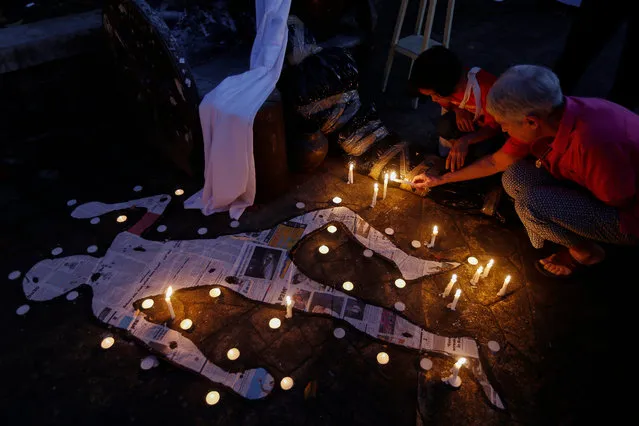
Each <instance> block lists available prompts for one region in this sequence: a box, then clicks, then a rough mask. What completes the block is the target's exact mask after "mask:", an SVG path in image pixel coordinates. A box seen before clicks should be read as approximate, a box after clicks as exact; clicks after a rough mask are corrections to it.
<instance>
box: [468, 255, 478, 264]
mask: <svg viewBox="0 0 639 426" xmlns="http://www.w3.org/2000/svg"><path fill="white" fill-rule="evenodd" d="M468 263H469V264H471V265H473V266H474V265H477V264H478V263H479V260H477V258H476V257H473V256H470V257H469V258H468Z"/></svg>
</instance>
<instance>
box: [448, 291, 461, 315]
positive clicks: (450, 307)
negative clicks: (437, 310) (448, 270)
mask: <svg viewBox="0 0 639 426" xmlns="http://www.w3.org/2000/svg"><path fill="white" fill-rule="evenodd" d="M459 296H461V289H459V288H458V289H457V290H455V298H454V299H453V303H449V304H448V306H447V307H448V309H450V310H451V311H454V310H455V307H456V306H457V302H458V301H459Z"/></svg>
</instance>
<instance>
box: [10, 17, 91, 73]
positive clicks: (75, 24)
mask: <svg viewBox="0 0 639 426" xmlns="http://www.w3.org/2000/svg"><path fill="white" fill-rule="evenodd" d="M101 29H102V11H101V10H98V9H96V10H93V11H90V12H85V13H78V14H75V15H71V16H64V17H61V18H54V19H47V20H44V21H39V22H34V23H32V24H26V25H19V26H16V27H10V28H4V29H1V30H0V74H3V73H7V72H11V71H17V70H20V69H23V68H27V67H32V66H35V65H40V64H42V63H45V62H48V61H54V60H56V59H63V58H67V57H70V56H74V55H77V54H80V53H84V52H86V51H89V50H91V49H92V48H93V47H94V46H95V42H96V41H97V37H98V36H99V34H100V31H101Z"/></svg>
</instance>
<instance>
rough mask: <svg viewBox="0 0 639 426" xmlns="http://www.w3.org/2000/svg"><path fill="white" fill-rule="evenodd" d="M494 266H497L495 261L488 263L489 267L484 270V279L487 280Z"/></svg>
mask: <svg viewBox="0 0 639 426" xmlns="http://www.w3.org/2000/svg"><path fill="white" fill-rule="evenodd" d="M494 264H495V261H494V260H493V259H490V260H489V261H488V265H486V269H484V273H483V274H481V277H482V278H486V277H487V276H488V273H489V272H490V268H492V267H493V265H494Z"/></svg>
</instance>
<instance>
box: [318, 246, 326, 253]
mask: <svg viewBox="0 0 639 426" xmlns="http://www.w3.org/2000/svg"><path fill="white" fill-rule="evenodd" d="M318 250H319V252H320V253H322V254H326V253H328V247H326V246H325V245H321V246H320V247H319V249H318Z"/></svg>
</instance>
